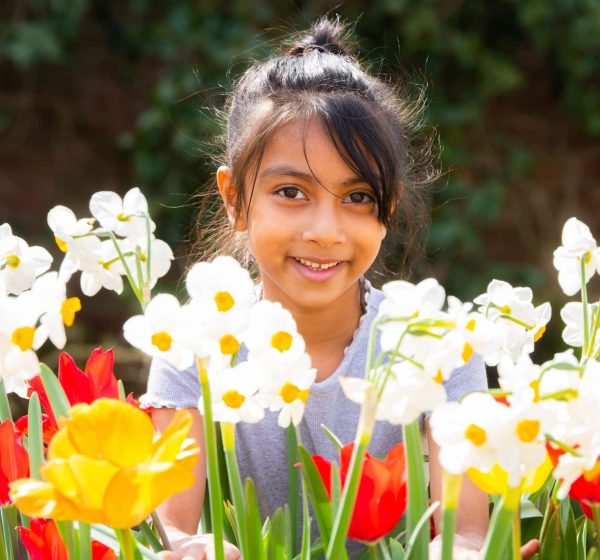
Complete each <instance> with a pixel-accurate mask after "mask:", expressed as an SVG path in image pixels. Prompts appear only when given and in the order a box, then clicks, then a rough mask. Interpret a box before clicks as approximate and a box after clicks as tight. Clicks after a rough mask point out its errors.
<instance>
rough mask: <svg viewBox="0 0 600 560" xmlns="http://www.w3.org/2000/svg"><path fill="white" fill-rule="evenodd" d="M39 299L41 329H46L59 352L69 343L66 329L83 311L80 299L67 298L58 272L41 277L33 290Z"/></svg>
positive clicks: (65, 289)
mask: <svg viewBox="0 0 600 560" xmlns="http://www.w3.org/2000/svg"><path fill="white" fill-rule="evenodd" d="M31 292H32V293H33V295H34V297H35V298H37V300H38V302H39V305H40V308H41V309H42V316H41V317H40V324H41V326H40V328H42V329H44V330H45V331H46V332H47V334H48V338H49V339H50V341H51V342H52V344H54V346H56V347H57V348H58V349H59V350H62V348H64V346H65V343H66V342H67V335H66V332H65V327H71V326H72V325H73V322H74V321H75V314H76V313H77V312H78V311H80V310H81V302H80V301H79V298H78V297H70V298H68V297H67V286H66V283H65V282H64V281H62V280H61V279H60V278H59V276H58V273H57V272H48V273H47V274H44V275H43V276H40V277H39V278H38V279H37V280H36V281H35V283H34V284H33V286H32V288H31Z"/></svg>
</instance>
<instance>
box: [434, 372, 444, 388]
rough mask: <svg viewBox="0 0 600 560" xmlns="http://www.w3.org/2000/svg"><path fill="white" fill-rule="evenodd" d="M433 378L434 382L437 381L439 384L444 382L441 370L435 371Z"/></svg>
mask: <svg viewBox="0 0 600 560" xmlns="http://www.w3.org/2000/svg"><path fill="white" fill-rule="evenodd" d="M433 380H434V381H435V382H436V383H439V384H440V385H441V384H442V383H443V382H444V376H443V375H442V370H441V369H438V370H437V373H436V374H435V377H434V378H433Z"/></svg>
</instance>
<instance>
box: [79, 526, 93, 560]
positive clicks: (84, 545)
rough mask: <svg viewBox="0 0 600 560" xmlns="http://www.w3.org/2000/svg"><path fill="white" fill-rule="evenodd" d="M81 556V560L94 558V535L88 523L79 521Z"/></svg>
mask: <svg viewBox="0 0 600 560" xmlns="http://www.w3.org/2000/svg"><path fill="white" fill-rule="evenodd" d="M79 558H80V559H81V560H91V558H92V537H91V528H90V526H89V525H88V524H87V523H83V522H81V521H80V522H79Z"/></svg>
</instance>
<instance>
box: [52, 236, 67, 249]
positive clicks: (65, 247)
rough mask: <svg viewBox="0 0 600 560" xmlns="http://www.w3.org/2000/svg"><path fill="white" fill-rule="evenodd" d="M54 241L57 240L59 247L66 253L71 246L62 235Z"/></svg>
mask: <svg viewBox="0 0 600 560" xmlns="http://www.w3.org/2000/svg"><path fill="white" fill-rule="evenodd" d="M54 241H55V242H56V245H57V247H58V248H59V249H60V250H61V251H62V252H63V253H66V252H67V249H68V248H69V246H68V245H67V243H66V241H63V240H62V239H61V238H60V237H55V238H54Z"/></svg>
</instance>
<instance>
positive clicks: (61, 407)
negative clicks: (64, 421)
mask: <svg viewBox="0 0 600 560" xmlns="http://www.w3.org/2000/svg"><path fill="white" fill-rule="evenodd" d="M40 377H41V378H42V383H43V384H44V389H45V390H46V394H47V395H48V400H49V401H50V406H51V407H52V412H53V413H54V417H55V418H56V420H58V419H59V418H68V417H69V408H71V405H70V404H69V400H68V399H67V396H66V395H65V392H64V391H63V388H62V387H61V385H60V382H59V381H58V377H56V375H54V373H53V371H52V370H51V369H50V368H49V367H48V366H47V365H46V364H40Z"/></svg>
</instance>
